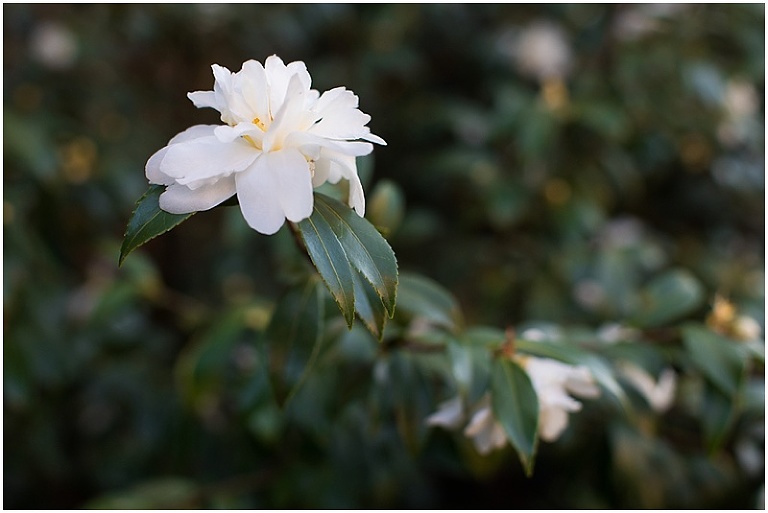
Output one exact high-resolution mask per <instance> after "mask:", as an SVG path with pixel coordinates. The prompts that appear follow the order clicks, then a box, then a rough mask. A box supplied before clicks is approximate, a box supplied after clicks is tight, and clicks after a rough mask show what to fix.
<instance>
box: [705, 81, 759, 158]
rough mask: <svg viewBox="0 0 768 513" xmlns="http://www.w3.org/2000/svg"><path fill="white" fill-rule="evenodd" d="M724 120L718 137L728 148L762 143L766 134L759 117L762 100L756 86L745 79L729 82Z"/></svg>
mask: <svg viewBox="0 0 768 513" xmlns="http://www.w3.org/2000/svg"><path fill="white" fill-rule="evenodd" d="M722 108H723V113H724V116H723V120H722V121H721V122H720V124H719V125H718V127H717V137H718V139H719V140H720V142H721V143H723V144H725V145H727V146H737V145H739V144H742V143H746V142H749V141H750V140H752V141H762V139H761V137H762V134H763V132H764V130H763V127H762V126H761V124H760V123H759V119H758V117H757V113H758V110H759V109H760V100H759V97H758V95H757V91H756V90H755V86H754V85H753V84H752V83H751V82H749V81H747V80H743V79H733V80H729V81H728V83H727V84H726V86H725V92H724V93H723V98H722Z"/></svg>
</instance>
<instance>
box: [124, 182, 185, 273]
mask: <svg viewBox="0 0 768 513" xmlns="http://www.w3.org/2000/svg"><path fill="white" fill-rule="evenodd" d="M164 191H165V187H164V186H162V185H150V186H149V189H148V190H147V192H145V193H144V195H143V196H142V197H141V198H139V201H137V202H136V209H135V210H134V211H133V214H132V215H131V219H130V220H129V221H128V227H127V228H126V230H125V236H124V237H123V245H122V246H121V247H120V260H119V265H122V264H123V260H125V257H127V256H128V255H129V254H130V253H131V251H133V250H134V249H136V248H138V247H139V246H141V245H142V244H144V243H145V242H147V241H149V240H152V239H154V238H155V237H157V236H158V235H162V234H163V233H165V232H167V231H168V230H170V229H171V228H174V227H175V226H177V225H179V224H180V223H182V222H183V221H186V220H187V219H189V218H190V217H191V216H192V215H194V212H192V213H190V214H169V213H168V212H166V211H164V210H162V209H161V208H160V204H159V198H160V195H161V194H162V193H163V192H164Z"/></svg>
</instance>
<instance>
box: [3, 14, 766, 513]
mask: <svg viewBox="0 0 768 513" xmlns="http://www.w3.org/2000/svg"><path fill="white" fill-rule="evenodd" d="M3 15H4V19H3V43H4V45H3V59H4V67H3V72H4V80H3V128H4V130H3V134H4V136H3V137H4V138H3V163H4V173H3V186H4V189H3V227H4V230H3V243H4V255H3V258H4V267H3V270H4V274H3V304H4V310H3V315H4V323H3V335H4V343H3V385H4V388H3V407H4V423H3V431H4V456H3V470H4V477H3V481H4V483H3V485H4V506H5V507H9V508H79V507H86V506H95V507H120V506H124V507H176V506H181V507H235V508H237V507H334V508H343V507H428V508H434V507H470V508H485V507H501V508H511V507H559V508H569V507H571V508H582V507H593V508H594V507H597V508H599V507H633V508H639V507H651V508H655V507H702V506H703V507H752V506H753V505H754V504H755V503H756V501H758V500H759V498H757V494H759V493H764V492H760V488H761V486H762V485H763V483H764V469H763V467H762V458H763V456H762V454H763V452H762V451H763V450H764V431H761V430H760V429H759V427H758V428H757V432H756V434H755V435H754V436H753V438H752V439H753V441H754V443H753V444H752V447H753V449H754V448H755V447H756V449H754V450H756V451H757V454H758V455H759V459H758V461H757V463H756V464H755V463H754V458H755V456H754V451H753V453H752V460H750V461H752V463H753V464H752V466H751V467H750V466H749V465H748V464H746V463H744V458H745V457H737V456H738V454H737V452H738V451H736V452H733V453H732V454H731V456H733V457H732V458H730V459H729V458H728V457H725V456H722V455H720V456H718V457H717V458H712V457H708V456H707V455H706V453H705V452H704V451H703V450H701V449H700V448H697V447H694V446H695V445H696V444H691V441H690V440H688V439H686V437H685V436H684V434H681V433H683V432H684V428H685V426H678V428H680V429H678V430H677V431H674V430H672V431H670V432H669V433H667V434H666V435H664V436H659V437H656V438H648V439H645V438H637V437H635V438H633V437H632V436H631V435H629V434H626V433H623V432H617V431H613V432H610V433H609V432H608V431H607V430H606V429H605V428H603V427H601V424H600V423H599V422H592V423H590V424H589V429H591V431H590V432H588V433H586V432H581V433H580V435H579V436H580V438H579V437H575V438H574V439H573V440H571V442H569V443H566V444H561V445H557V446H544V447H542V449H541V454H540V457H539V462H537V467H536V472H535V474H534V476H533V478H531V479H526V478H525V477H523V474H522V471H521V470H520V466H519V463H518V462H517V461H516V458H515V457H514V455H512V454H511V453H504V454H499V455H494V456H492V457H489V458H480V457H479V456H477V455H473V454H470V453H467V452H466V451H465V452H461V451H458V452H457V450H456V449H455V448H454V446H453V445H452V444H451V439H450V438H449V437H448V436H447V435H446V434H445V433H439V432H435V433H432V434H431V435H425V437H426V438H425V441H424V443H423V444H422V445H421V446H420V447H418V448H417V449H414V448H413V447H411V446H409V445H408V444H407V443H405V442H404V441H403V437H402V436H401V434H402V433H400V432H399V431H398V422H399V420H398V419H396V418H394V417H392V416H387V415H383V414H381V415H378V416H375V418H376V419H378V420H376V421H374V420H371V419H372V418H373V417H372V416H371V415H370V411H371V408H374V409H375V408H376V407H379V408H381V406H380V405H379V406H376V405H374V406H371V401H370V400H369V399H366V396H365V394H366V393H367V392H365V391H366V390H368V388H367V387H370V385H369V384H368V383H369V381H371V379H372V378H371V375H372V369H373V365H367V366H366V365H363V364H360V365H359V366H357V367H355V370H356V372H351V373H350V372H343V373H342V372H339V373H338V374H344V375H335V374H334V375H331V374H327V375H325V376H326V377H325V378H322V379H319V380H318V382H317V383H313V385H312V390H313V392H312V394H314V395H312V394H310V395H309V398H310V399H313V400H307V401H305V403H304V404H303V411H302V413H301V414H296V415H294V416H293V417H291V418H290V419H287V420H286V418H284V417H282V416H281V413H280V412H279V411H276V410H275V409H274V407H273V406H269V404H267V403H265V402H264V401H262V400H261V399H259V400H256V399H254V397H253V393H252V390H253V387H255V386H256V385H254V384H253V383H254V381H255V380H256V378H254V376H253V375H252V374H253V372H252V369H253V366H252V365H251V362H252V360H253V359H254V358H255V356H254V355H255V353H254V351H253V348H252V347H251V346H252V343H253V339H254V334H255V333H259V332H260V331H263V329H264V327H265V325H266V323H267V322H268V320H269V316H270V312H271V308H272V307H273V305H274V301H275V299H276V298H277V297H278V296H279V294H280V293H281V292H282V291H284V290H285V286H286V283H287V281H289V280H287V278H286V276H288V275H289V274H290V270H289V269H287V268H288V267H290V266H289V265H288V264H286V262H288V261H289V260H290V258H289V257H288V256H286V255H287V254H288V253H290V251H289V250H290V249H291V241H290V237H288V236H285V235H286V234H284V233H282V232H281V234H278V235H277V236H275V237H273V238H269V237H264V236H261V235H259V234H256V233H255V232H253V231H251V230H249V229H248V228H247V226H246V225H245V223H244V221H243V220H242V218H241V216H240V215H239V212H238V211H237V209H236V208H235V209H232V208H229V209H228V208H222V209H217V210H215V211H212V212H209V213H206V214H204V215H202V214H201V215H196V216H194V217H193V218H192V219H190V220H189V221H187V222H186V223H184V224H183V225H181V226H180V227H178V228H176V229H175V230H173V231H172V232H170V233H168V234H166V235H164V236H162V237H160V238H158V239H156V240H154V241H152V242H150V243H149V244H147V245H146V246H145V247H143V248H142V249H141V250H140V251H138V252H137V253H135V254H132V255H131V256H130V257H129V258H128V259H127V260H126V263H125V264H124V265H123V267H122V268H118V266H117V259H118V253H119V247H120V242H121V237H122V234H123V232H124V228H125V224H126V222H127V220H128V217H129V216H130V213H131V210H132V208H133V205H134V203H135V201H136V200H137V198H138V197H139V196H140V195H141V194H142V193H143V192H144V191H145V190H146V186H147V184H146V179H145V177H144V172H143V168H144V163H145V162H146V160H147V158H148V157H149V156H150V155H151V154H152V153H153V152H155V151H156V150H157V149H159V148H160V147H162V146H163V145H164V144H165V143H166V142H167V140H168V139H170V138H171V137H172V136H173V135H175V134H176V133H178V132H180V131H182V130H183V129H185V128H186V127H188V126H191V125H193V124H201V123H217V122H218V118H217V113H216V112H214V111H212V110H210V109H209V110H198V109H195V108H194V106H193V105H192V104H191V102H190V101H189V100H188V99H187V98H186V93H187V92H188V91H194V90H207V89H210V88H211V86H212V84H213V78H212V75H211V71H210V65H211V64H213V63H218V64H221V65H224V66H227V67H229V68H230V69H232V70H233V71H236V70H239V68H240V65H241V64H242V62H244V61H245V60H247V59H251V58H253V59H257V60H260V61H262V62H263V60H264V59H265V58H266V57H267V56H269V55H271V54H277V55H279V56H281V57H282V58H283V59H284V60H285V61H286V62H289V61H293V60H303V61H304V62H305V63H306V64H307V67H308V69H309V71H310V74H311V75H312V78H313V86H314V87H315V88H317V89H319V90H320V91H323V90H327V89H330V88H332V87H335V86H338V85H344V86H346V87H348V88H350V89H352V90H353V91H354V92H355V93H356V94H358V95H359V97H360V108H361V109H362V110H363V111H364V112H367V113H369V114H371V116H372V121H371V122H370V126H371V128H372V131H373V132H374V133H376V134H378V135H380V136H382V137H383V138H384V139H385V140H386V141H387V142H388V146H387V147H383V148H379V147H377V148H376V150H375V152H374V159H372V161H369V162H368V163H367V165H366V166H365V169H363V170H362V171H361V173H362V174H364V178H365V186H366V190H367V191H368V201H369V214H368V217H369V218H371V219H373V220H374V221H375V222H377V224H379V225H380V226H382V227H383V228H385V229H386V233H387V236H388V239H389V240H390V243H391V244H392V246H393V248H394V250H395V253H396V254H397V256H398V260H399V265H400V268H401V269H405V270H408V271H413V272H419V273H423V274H424V275H426V276H429V277H431V278H433V279H434V280H436V281H437V282H439V283H441V284H442V285H443V286H445V287H446V288H447V289H448V290H450V291H451V292H452V293H453V294H454V295H455V296H456V297H457V299H458V301H459V303H460V304H461V307H462V309H463V310H464V312H465V316H466V318H467V319H468V321H469V322H474V323H483V324H490V325H495V326H501V327H503V326H511V325H515V324H517V323H520V322H523V321H529V320H541V321H549V322H554V323H558V324H563V325H565V324H569V325H585V326H591V327H597V326H600V325H601V324H603V323H606V322H609V321H621V320H622V319H624V318H627V317H629V316H630V315H631V313H632V312H631V310H632V308H633V305H634V303H633V297H634V295H635V294H636V292H637V290H638V289H639V287H641V286H642V285H643V284H644V283H645V282H646V281H647V280H648V278H649V277H650V276H651V275H652V274H653V273H655V272H657V271H660V270H663V269H666V268H671V267H676V268H684V269H687V270H689V271H690V272H691V273H692V275H693V276H695V277H696V279H697V280H699V281H700V282H701V283H702V284H703V286H704V289H705V290H706V294H707V298H708V299H710V300H711V299H712V298H713V297H714V295H715V294H717V293H719V294H722V295H725V296H727V297H728V298H729V299H730V300H731V301H732V302H733V303H734V304H735V305H737V307H738V308H739V311H741V312H743V313H745V314H748V315H749V316H751V317H752V318H754V319H756V320H757V321H758V323H759V324H760V325H761V327H762V328H764V322H765V321H764V282H765V274H764V247H765V246H764V232H765V226H764V214H765V202H764V200H765V196H764V194H765V180H764V171H765V162H764V137H765V133H764V114H765V110H764V108H765V106H764V102H763V99H764V88H765V74H764V71H765V66H764V63H765V55H764V43H765V33H764V26H765V18H764V6H763V5H762V4H759V5H730V4H728V5H674V6H667V5H653V6H651V5H629V6H613V5H569V6H560V5H541V6H538V5H534V6H523V5H513V6H504V5H492V6H488V5H478V6H467V5H425V6H420V5H250V4H242V5H193V6H183V5H20V4H19V5H8V4H6V5H4V6H3ZM710 306H711V305H710V304H705V305H702V307H701V309H700V311H699V312H697V314H698V316H699V318H703V317H704V316H705V315H706V313H707V310H708V308H709V307H710ZM353 333H357V332H356V331H353ZM368 351H369V352H370V353H371V355H373V356H371V355H369V354H367V353H366V354H363V355H356V356H355V358H359V360H360V361H364V362H367V361H369V360H366V358H370V359H373V358H374V357H375V351H376V350H375V347H374V348H369V349H368ZM760 372H761V373H762V370H760ZM761 384H762V390H760V385H761ZM756 393H757V394H758V396H759V397H764V377H763V376H762V375H760V376H758V377H757V392H756ZM760 393H762V394H763V395H762V396H760ZM249 394H250V395H249ZM337 396H338V397H337ZM260 401H261V402H260ZM763 401H764V399H763ZM377 404H378V403H377ZM599 414H600V411H597V412H593V416H599ZM584 415H585V416H588V415H589V412H588V411H585V412H584ZM381 419H384V420H381ZM759 420H760V422H763V421H762V419H759ZM760 422H758V426H759V425H760ZM617 433H618V434H617ZM622 433H623V434H622ZM692 445H693V446H692ZM747 459H749V458H747ZM662 467H663V468H665V469H672V470H667V472H668V473H669V472H671V475H672V476H673V478H672V479H667V480H666V481H664V482H659V480H658V476H656V477H654V476H655V474H656V473H657V471H658V469H659V468H662ZM665 475H668V474H665ZM654 479H655V481H654ZM649 483H651V484H652V486H649Z"/></svg>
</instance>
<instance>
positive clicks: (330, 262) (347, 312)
mask: <svg viewBox="0 0 768 513" xmlns="http://www.w3.org/2000/svg"><path fill="white" fill-rule="evenodd" d="M298 227H299V233H300V234H301V238H302V239H303V241H304V245H305V246H306V248H307V252H308V253H309V257H310V258H311V259H312V263H314V264H315V268H316V269H317V272H319V273H320V277H321V278H322V279H323V282H324V283H325V285H326V287H328V290H329V291H330V292H331V295H332V296H333V299H334V300H335V301H336V304H337V305H338V306H339V309H340V310H341V313H342V315H343V316H344V319H345V320H346V321H347V326H349V327H352V323H353V322H354V320H355V286H354V281H353V280H352V272H353V271H352V269H351V267H350V265H349V260H348V259H347V254H346V252H345V251H344V248H343V247H342V245H341V242H340V241H339V239H338V237H337V236H336V234H335V233H334V231H333V229H332V228H331V227H330V226H329V225H328V222H327V221H326V219H325V217H323V216H322V215H320V214H319V213H318V210H317V204H315V210H314V212H312V215H311V216H310V217H308V218H307V219H304V220H303V221H301V222H299V223H298Z"/></svg>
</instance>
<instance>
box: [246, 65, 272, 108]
mask: <svg viewBox="0 0 768 513" xmlns="http://www.w3.org/2000/svg"><path fill="white" fill-rule="evenodd" d="M240 73H241V74H242V75H243V78H242V84H241V88H242V94H243V98H244V99H245V101H246V102H247V103H248V105H249V106H250V108H251V109H252V110H253V113H254V115H255V118H258V120H259V121H261V122H262V123H268V122H270V113H269V93H268V85H267V74H266V72H265V71H264V66H262V65H261V63H260V62H259V61H255V60H249V61H247V62H245V63H244V64H243V69H242V71H241V72H240ZM251 121H253V120H251Z"/></svg>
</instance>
